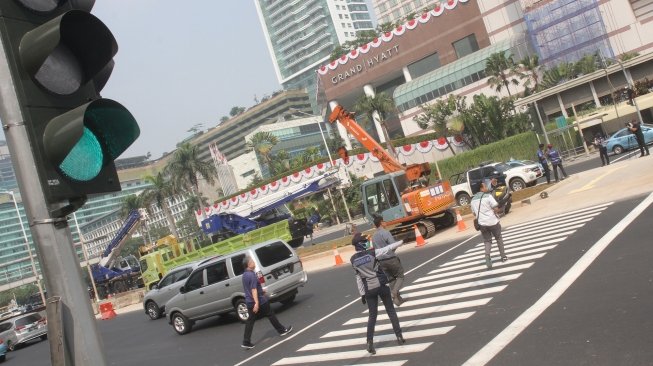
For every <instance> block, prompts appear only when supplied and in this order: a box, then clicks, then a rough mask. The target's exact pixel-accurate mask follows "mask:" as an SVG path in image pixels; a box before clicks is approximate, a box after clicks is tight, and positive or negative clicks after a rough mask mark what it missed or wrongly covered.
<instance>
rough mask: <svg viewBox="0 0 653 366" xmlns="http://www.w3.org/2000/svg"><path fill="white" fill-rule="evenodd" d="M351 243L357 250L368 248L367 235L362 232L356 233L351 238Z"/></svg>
mask: <svg viewBox="0 0 653 366" xmlns="http://www.w3.org/2000/svg"><path fill="white" fill-rule="evenodd" d="M351 244H352V245H353V246H354V249H356V251H357V252H360V251H363V250H365V249H367V237H366V236H365V235H363V234H361V233H356V234H354V237H353V238H352V239H351Z"/></svg>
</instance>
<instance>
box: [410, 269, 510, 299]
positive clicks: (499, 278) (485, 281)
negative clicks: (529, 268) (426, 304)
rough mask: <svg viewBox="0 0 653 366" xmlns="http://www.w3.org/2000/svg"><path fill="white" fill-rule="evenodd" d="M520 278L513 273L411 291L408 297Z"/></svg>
mask: <svg viewBox="0 0 653 366" xmlns="http://www.w3.org/2000/svg"><path fill="white" fill-rule="evenodd" d="M519 276H521V273H513V274H510V275H504V276H496V277H491V278H486V279H482V280H478V281H471V282H464V283H458V284H455V285H451V286H444V287H436V288H432V289H427V290H422V291H413V292H411V293H410V296H423V295H429V294H437V293H440V292H448V291H454V290H461V289H465V288H472V287H478V286H484V285H490V284H493V283H499V282H506V281H512V280H515V279H517V278H519ZM402 291H403V289H402Z"/></svg>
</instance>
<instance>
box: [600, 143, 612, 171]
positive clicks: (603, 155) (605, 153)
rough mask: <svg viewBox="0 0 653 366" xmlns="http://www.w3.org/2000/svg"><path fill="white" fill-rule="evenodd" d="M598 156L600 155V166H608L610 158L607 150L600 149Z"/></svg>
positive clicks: (605, 148)
mask: <svg viewBox="0 0 653 366" xmlns="http://www.w3.org/2000/svg"><path fill="white" fill-rule="evenodd" d="M599 154H600V155H601V166H604V165H606V164H607V165H610V158H609V157H608V148H607V147H600V148H599Z"/></svg>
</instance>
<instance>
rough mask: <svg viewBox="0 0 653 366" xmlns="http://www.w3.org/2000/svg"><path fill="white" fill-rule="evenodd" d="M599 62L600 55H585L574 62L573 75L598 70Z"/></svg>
mask: <svg viewBox="0 0 653 366" xmlns="http://www.w3.org/2000/svg"><path fill="white" fill-rule="evenodd" d="M598 63H599V59H598V55H596V54H594V55H585V56H583V57H582V58H581V59H580V60H578V61H576V63H574V67H573V70H574V74H573V77H576V76H578V75H587V74H591V73H593V72H594V71H596V67H597V65H598Z"/></svg>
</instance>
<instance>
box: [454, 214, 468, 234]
mask: <svg viewBox="0 0 653 366" xmlns="http://www.w3.org/2000/svg"><path fill="white" fill-rule="evenodd" d="M456 221H458V231H465V230H467V225H465V221H464V220H463V217H462V216H460V210H458V209H456Z"/></svg>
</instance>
